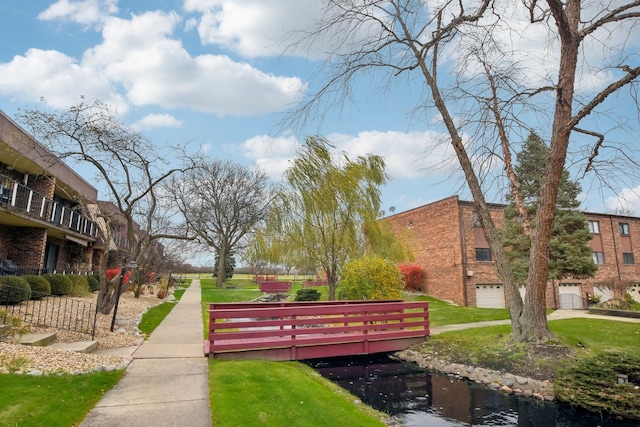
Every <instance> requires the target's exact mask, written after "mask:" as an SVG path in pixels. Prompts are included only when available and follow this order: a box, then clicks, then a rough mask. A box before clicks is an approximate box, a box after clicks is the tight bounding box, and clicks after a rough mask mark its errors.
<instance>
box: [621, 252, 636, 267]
mask: <svg viewBox="0 0 640 427" xmlns="http://www.w3.org/2000/svg"><path fill="white" fill-rule="evenodd" d="M622 262H623V263H624V264H626V265H630V264H635V263H634V260H633V254H632V253H631V252H625V253H623V254H622Z"/></svg>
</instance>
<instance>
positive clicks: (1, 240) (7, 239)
mask: <svg viewBox="0 0 640 427" xmlns="http://www.w3.org/2000/svg"><path fill="white" fill-rule="evenodd" d="M11 235H12V233H11V227H8V226H6V225H0V259H9V256H8V253H9V248H10V247H11Z"/></svg>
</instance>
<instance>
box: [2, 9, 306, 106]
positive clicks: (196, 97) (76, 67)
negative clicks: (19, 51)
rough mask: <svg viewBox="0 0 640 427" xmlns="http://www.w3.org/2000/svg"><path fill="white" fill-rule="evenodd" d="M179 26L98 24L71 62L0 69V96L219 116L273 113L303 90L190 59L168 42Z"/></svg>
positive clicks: (31, 56)
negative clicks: (94, 41) (96, 35)
mask: <svg viewBox="0 0 640 427" xmlns="http://www.w3.org/2000/svg"><path fill="white" fill-rule="evenodd" d="M60 4H62V3H60ZM65 4H66V3H65ZM181 19H182V18H181V17H180V16H179V15H178V14H176V13H175V12H167V13H165V12H160V11H156V12H147V13H143V14H141V15H132V16H131V18H130V19H121V18H116V17H110V18H106V19H105V20H104V22H103V24H104V26H103V30H102V35H103V42H102V43H101V44H99V45H97V46H94V47H93V48H90V49H88V50H86V51H85V53H84V55H83V57H82V59H81V60H79V61H78V60H77V59H75V58H72V57H69V56H67V55H65V54H64V53H61V52H58V51H53V50H52V51H42V50H38V49H31V50H29V51H28V52H27V53H26V54H25V55H24V56H16V57H14V58H13V60H12V61H10V62H8V63H5V64H0V71H1V75H0V93H1V94H4V95H8V96H13V97H14V98H16V99H20V100H26V101H31V102H34V101H37V100H38V99H40V97H44V98H45V102H47V103H49V104H50V105H51V106H53V107H56V108H59V107H68V106H70V105H73V104H75V103H77V102H78V97H79V96H80V95H85V96H86V97H89V98H100V99H102V100H104V101H105V102H107V103H109V104H111V105H114V106H115V107H116V108H118V110H119V111H120V112H125V111H126V110H127V109H128V106H127V104H126V103H125V100H126V101H127V102H128V103H130V104H133V105H136V106H161V107H164V108H167V109H174V108H186V109H191V110H195V111H201V112H205V113H214V114H217V115H219V116H230V115H233V116H250V115H260V114H267V113H273V112H278V111H282V110H284V109H286V108H289V107H290V106H292V105H295V104H296V103H297V102H299V100H300V99H301V98H302V95H303V92H304V91H305V90H306V84H305V83H304V82H302V81H301V80H300V79H299V78H297V77H282V76H276V75H273V74H268V73H264V72H262V71H260V70H258V69H256V68H254V67H252V66H251V65H249V64H245V63H238V62H235V61H233V60H231V59H230V58H229V57H227V56H222V55H200V56H195V57H194V56H191V55H190V54H189V52H187V50H186V49H184V47H183V46H182V43H181V41H180V40H179V39H176V38H173V33H174V30H175V28H176V26H177V25H178V24H179V23H180V22H181ZM34 83H37V84H34Z"/></svg>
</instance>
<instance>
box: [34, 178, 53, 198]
mask: <svg viewBox="0 0 640 427" xmlns="http://www.w3.org/2000/svg"><path fill="white" fill-rule="evenodd" d="M27 185H28V186H29V188H31V189H33V190H34V191H36V192H38V193H40V194H42V195H43V196H44V197H46V198H48V199H52V198H53V195H54V192H55V189H56V178H55V177H47V176H39V175H29V183H28V184H27Z"/></svg>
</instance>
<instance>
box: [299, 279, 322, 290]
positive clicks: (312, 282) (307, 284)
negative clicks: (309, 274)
mask: <svg viewBox="0 0 640 427" xmlns="http://www.w3.org/2000/svg"><path fill="white" fill-rule="evenodd" d="M327 285H328V282H327V281H326V280H306V281H304V282H302V287H303V288H311V287H314V286H327Z"/></svg>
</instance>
